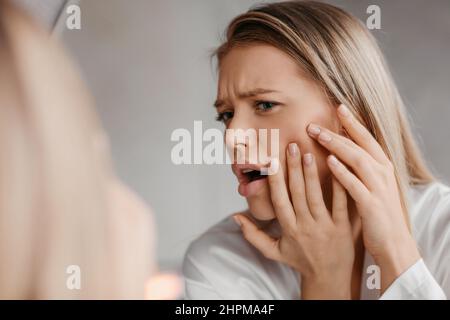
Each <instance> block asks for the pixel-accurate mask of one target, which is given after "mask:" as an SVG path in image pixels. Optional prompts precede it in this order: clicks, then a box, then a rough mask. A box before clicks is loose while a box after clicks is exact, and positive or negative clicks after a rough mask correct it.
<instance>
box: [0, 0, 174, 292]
mask: <svg viewBox="0 0 450 320" xmlns="http://www.w3.org/2000/svg"><path fill="white" fill-rule="evenodd" d="M152 226H153V223H152V220H151V215H150V213H149V210H148V209H147V208H146V206H145V205H144V204H143V202H142V201H141V200H139V199H138V198H137V197H136V196H135V195H134V194H133V193H132V192H131V191H130V190H128V189H127V188H126V187H125V186H124V185H123V184H122V183H121V182H120V181H119V180H118V179H117V178H116V176H115V174H114V172H113V170H112V167H111V163H110V159H109V150H108V143H107V139H106V137H105V135H104V133H103V130H102V128H101V126H100V125H99V122H98V120H97V118H96V115H95V114H94V112H93V109H92V103H91V98H90V96H89V94H88V93H87V91H86V90H85V88H84V85H83V83H82V82H81V81H80V78H79V76H78V74H77V72H76V71H75V68H74V67H73V66H72V64H71V63H70V61H69V60H68V59H67V58H66V56H65V54H64V53H63V51H62V49H61V48H60V47H59V46H58V44H56V43H55V42H54V41H53V40H52V39H50V38H49V35H48V34H47V33H45V32H44V31H43V30H42V29H41V28H40V26H38V25H36V24H35V23H34V22H33V21H31V20H30V19H29V18H28V17H27V16H25V15H24V14H23V13H22V12H20V11H18V10H17V9H16V8H14V7H12V6H11V5H10V4H9V3H7V2H6V1H3V0H2V1H0V299H101V298H102V299H143V298H174V297H175V296H176V291H175V290H177V288H176V280H173V278H170V277H164V278H158V279H156V278H154V276H155V275H156V266H155V264H154V230H153V228H152ZM149 277H151V279H150V280H148V279H149ZM162 284H166V286H165V287H164V288H163V289H165V290H163V291H158V292H156V291H155V290H159V289H161V286H162ZM146 286H147V291H146Z"/></svg>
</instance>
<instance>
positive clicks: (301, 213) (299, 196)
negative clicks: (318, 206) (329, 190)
mask: <svg viewBox="0 0 450 320" xmlns="http://www.w3.org/2000/svg"><path fill="white" fill-rule="evenodd" d="M286 158H287V167H288V180H289V190H290V192H291V198H292V204H293V205H294V210H295V214H296V216H297V222H300V223H301V222H303V221H302V219H308V218H309V219H310V218H311V214H310V213H309V209H308V204H307V202H306V192H305V181H304V178H303V168H302V161H301V155H300V150H299V148H298V145H297V144H296V143H291V144H289V146H288V148H287V152H286Z"/></svg>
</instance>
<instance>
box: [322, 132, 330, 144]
mask: <svg viewBox="0 0 450 320" xmlns="http://www.w3.org/2000/svg"><path fill="white" fill-rule="evenodd" d="M319 140H320V141H322V142H330V141H331V135H330V134H328V133H326V132H321V133H320V135H319Z"/></svg>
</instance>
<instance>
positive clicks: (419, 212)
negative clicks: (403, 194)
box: [408, 182, 450, 235]
mask: <svg viewBox="0 0 450 320" xmlns="http://www.w3.org/2000/svg"><path fill="white" fill-rule="evenodd" d="M408 197H409V198H408V199H409V205H410V208H409V212H410V218H411V223H412V226H413V231H414V232H416V233H418V235H420V234H422V233H423V232H425V231H426V230H425V229H424V228H425V227H426V226H427V225H428V226H430V225H434V226H438V225H440V224H442V223H444V224H447V225H448V224H449V223H450V188H449V187H448V186H447V185H445V184H443V183H441V182H432V183H430V184H427V185H416V186H412V187H411V188H410V190H409V194H408Z"/></svg>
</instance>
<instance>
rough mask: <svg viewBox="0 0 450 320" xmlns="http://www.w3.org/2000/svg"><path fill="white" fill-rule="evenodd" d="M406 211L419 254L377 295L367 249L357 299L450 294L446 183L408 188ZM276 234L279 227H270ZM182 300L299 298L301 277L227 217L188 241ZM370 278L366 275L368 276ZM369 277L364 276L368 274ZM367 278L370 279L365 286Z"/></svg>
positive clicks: (449, 196)
mask: <svg viewBox="0 0 450 320" xmlns="http://www.w3.org/2000/svg"><path fill="white" fill-rule="evenodd" d="M408 200H409V205H410V208H409V215H410V221H411V226H412V232H413V236H414V238H415V240H416V242H417V245H418V247H419V251H420V253H421V256H422V259H420V260H419V261H417V262H416V263H415V264H414V265H412V266H411V267H410V268H408V269H407V270H406V271H405V272H403V273H402V274H401V275H400V276H399V277H398V278H397V279H396V280H395V281H394V282H393V283H392V284H391V285H390V286H389V288H387V290H386V291H385V292H384V293H383V295H382V296H381V297H380V291H379V289H376V288H373V286H371V285H370V284H373V282H372V281H371V280H373V277H372V276H373V273H372V272H373V271H372V270H371V269H370V268H369V272H367V270H368V267H369V266H370V265H375V263H374V262H373V258H372V257H371V256H370V255H369V254H368V253H366V254H365V259H364V269H363V279H362V281H361V299H364V300H366V299H446V297H447V296H448V297H450V188H449V187H447V186H445V185H443V184H441V183H439V182H434V183H431V184H429V185H426V186H416V187H413V188H410V190H409V193H408ZM270 232H272V234H273V235H276V234H277V233H278V234H279V226H278V225H275V227H273V230H270ZM183 274H184V277H185V298H186V299H232V300H236V299H299V298H300V281H301V279H300V277H299V275H298V274H297V272H295V271H294V270H293V269H292V268H290V267H288V266H286V265H284V264H282V263H279V262H275V261H272V260H269V259H266V258H265V257H263V256H262V254H261V253H259V251H258V250H257V249H255V248H254V247H253V246H252V245H251V244H250V243H248V242H247V241H246V240H245V239H244V237H243V236H242V232H241V231H240V228H239V227H238V226H237V225H236V223H235V222H234V220H233V219H232V218H231V217H227V218H226V219H224V220H222V221H221V222H219V223H218V224H216V225H214V226H213V227H211V228H210V229H209V230H208V231H207V232H205V233H204V234H203V235H201V236H200V237H199V238H197V239H196V240H194V241H193V242H192V243H191V245H190V246H189V248H188V250H187V252H186V255H185V259H184V263H183ZM369 277H371V278H369ZM368 278H369V279H368ZM367 280H370V281H369V282H370V283H369V285H368V284H367V282H368V281H367Z"/></svg>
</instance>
